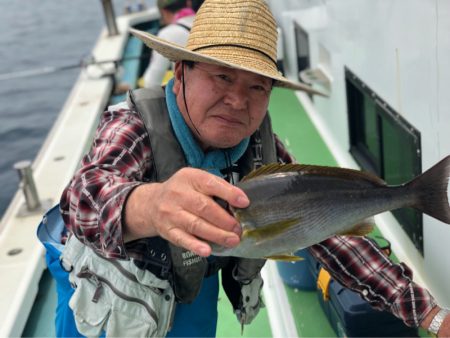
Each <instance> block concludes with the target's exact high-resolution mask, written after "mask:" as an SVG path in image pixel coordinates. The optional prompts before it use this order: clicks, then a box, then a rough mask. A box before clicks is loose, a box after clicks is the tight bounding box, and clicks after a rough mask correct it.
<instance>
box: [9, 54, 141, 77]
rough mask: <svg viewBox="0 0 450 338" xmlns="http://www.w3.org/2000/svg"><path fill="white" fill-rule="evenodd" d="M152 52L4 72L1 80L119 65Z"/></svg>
mask: <svg viewBox="0 0 450 338" xmlns="http://www.w3.org/2000/svg"><path fill="white" fill-rule="evenodd" d="M149 57H150V54H147V53H145V54H143V55H140V56H129V57H125V58H122V59H119V60H104V61H95V59H94V58H93V57H92V58H88V59H87V60H82V61H81V62H79V63H75V64H70V65H65V66H60V67H49V66H47V67H42V68H37V69H29V70H22V71H18V72H11V73H3V74H0V81H7V80H14V79H20V78H26V77H33V76H39V75H47V74H53V73H57V72H61V71H65V70H70V69H75V68H86V67H88V66H91V65H102V64H105V63H114V64H115V65H116V67H117V65H118V64H120V63H122V62H124V61H129V60H140V59H145V58H149Z"/></svg>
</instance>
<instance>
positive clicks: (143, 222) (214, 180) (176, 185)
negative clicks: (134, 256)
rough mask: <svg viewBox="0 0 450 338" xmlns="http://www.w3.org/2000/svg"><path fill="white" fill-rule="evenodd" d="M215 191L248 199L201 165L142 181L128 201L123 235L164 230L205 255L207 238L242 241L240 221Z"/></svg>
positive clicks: (239, 201)
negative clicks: (221, 203)
mask: <svg viewBox="0 0 450 338" xmlns="http://www.w3.org/2000/svg"><path fill="white" fill-rule="evenodd" d="M213 197H218V198H220V199H222V200H224V201H226V202H228V203H229V204H230V205H232V206H234V207H239V208H245V207H247V206H248V205H249V200H248V198H247V196H246V195H245V193H244V192H243V191H242V190H241V189H239V188H237V187H235V186H233V185H231V184H230V183H228V182H226V181H225V180H224V179H222V178H220V177H217V176H215V175H213V174H210V173H208V172H206V171H203V170H200V169H194V168H183V169H181V170H179V171H178V172H176V173H175V174H174V175H173V176H172V177H171V178H170V179H169V180H167V181H165V182H163V183H150V184H144V185H141V186H139V187H137V188H136V189H134V190H133V192H132V193H131V194H130V196H129V198H128V200H127V203H126V206H125V225H124V226H125V229H124V233H125V241H130V240H134V239H137V238H143V237H152V236H161V237H163V238H165V239H167V240H168V241H170V242H172V243H173V244H175V245H177V246H180V247H183V248H186V249H188V250H191V251H192V252H194V253H196V254H198V255H200V256H203V257H206V256H209V255H210V254H211V247H210V246H209V245H208V244H207V242H214V243H217V244H219V245H222V246H226V247H233V246H236V245H238V244H239V236H240V232H241V228H240V225H239V223H238V222H237V220H236V219H235V218H234V217H233V216H231V215H230V214H229V213H228V212H227V211H226V210H224V209H223V208H222V207H220V206H219V205H218V204H217V203H216V202H215V201H214V200H213Z"/></svg>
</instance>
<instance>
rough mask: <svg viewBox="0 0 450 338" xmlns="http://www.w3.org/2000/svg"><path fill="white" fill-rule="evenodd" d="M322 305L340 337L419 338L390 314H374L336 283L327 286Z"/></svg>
mask: <svg viewBox="0 0 450 338" xmlns="http://www.w3.org/2000/svg"><path fill="white" fill-rule="evenodd" d="M317 294H318V298H319V302H320V304H321V306H322V308H323V310H324V313H325V314H326V316H327V318H328V320H329V322H330V324H331V326H332V327H333V329H334V331H335V332H336V334H337V335H338V336H339V337H418V332H417V329H415V328H411V327H408V326H406V325H405V324H404V323H403V321H401V320H400V319H398V318H397V317H395V316H394V315H393V314H391V313H389V312H387V311H378V310H375V309H374V308H373V307H371V306H370V304H369V303H368V302H367V301H365V300H364V299H363V298H362V297H361V296H360V295H359V294H357V293H356V292H353V291H351V290H350V289H348V288H345V287H344V286H343V285H342V284H340V283H339V282H337V281H336V280H334V279H332V278H331V280H330V283H329V285H328V295H329V300H324V297H323V293H322V291H321V290H319V291H318V292H317Z"/></svg>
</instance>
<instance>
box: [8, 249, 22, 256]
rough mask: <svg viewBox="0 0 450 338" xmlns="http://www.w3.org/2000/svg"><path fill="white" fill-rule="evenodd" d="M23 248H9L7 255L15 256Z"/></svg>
mask: <svg viewBox="0 0 450 338" xmlns="http://www.w3.org/2000/svg"><path fill="white" fill-rule="evenodd" d="M22 251H23V250H22V249H20V248H16V249H11V250H9V251H8V256H16V255H18V254H20V253H21V252H22Z"/></svg>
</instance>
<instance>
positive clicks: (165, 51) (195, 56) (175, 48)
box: [130, 28, 328, 97]
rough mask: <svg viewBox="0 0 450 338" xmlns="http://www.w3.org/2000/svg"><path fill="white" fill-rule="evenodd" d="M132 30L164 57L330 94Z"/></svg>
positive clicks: (281, 84)
mask: <svg viewBox="0 0 450 338" xmlns="http://www.w3.org/2000/svg"><path fill="white" fill-rule="evenodd" d="M130 32H131V33H132V34H133V35H134V36H135V37H137V38H138V39H140V40H141V41H142V42H144V43H145V44H146V45H147V46H148V47H149V48H150V49H153V50H156V51H157V52H158V53H160V54H161V55H163V56H164V57H166V58H168V59H169V60H172V61H181V60H184V61H193V62H204V63H209V64H213V65H219V66H225V67H230V68H235V69H240V70H245V71H248V72H251V73H255V74H259V75H262V76H265V77H268V78H271V79H273V80H274V81H275V82H274V85H275V86H277V87H283V88H289V89H293V90H301V91H304V92H307V93H309V94H314V95H320V96H325V97H326V96H328V95H326V94H324V93H322V92H321V91H318V90H316V89H314V88H311V87H310V86H308V85H305V84H302V83H296V82H292V81H289V80H288V79H286V78H285V77H284V76H282V75H281V74H279V73H277V74H273V73H267V72H262V71H259V70H257V69H254V68H249V67H243V66H241V65H238V64H236V63H232V62H227V61H224V60H221V59H218V58H216V57H212V56H209V55H205V54H201V53H198V52H194V51H191V50H189V49H186V48H184V47H182V46H180V45H177V44H174V43H172V42H170V41H167V40H163V39H160V38H158V37H157V36H155V35H153V34H150V33H147V32H144V31H140V30H137V29H133V28H131V29H130Z"/></svg>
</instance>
